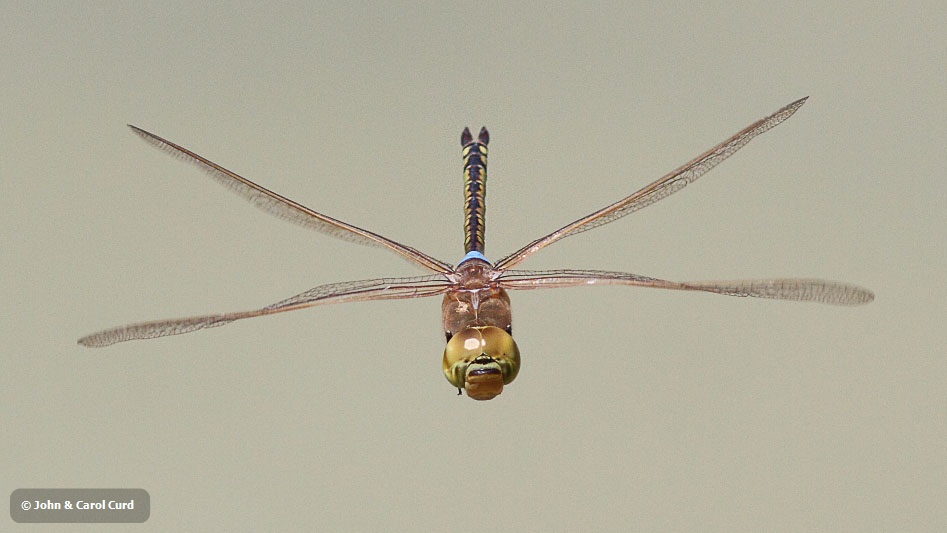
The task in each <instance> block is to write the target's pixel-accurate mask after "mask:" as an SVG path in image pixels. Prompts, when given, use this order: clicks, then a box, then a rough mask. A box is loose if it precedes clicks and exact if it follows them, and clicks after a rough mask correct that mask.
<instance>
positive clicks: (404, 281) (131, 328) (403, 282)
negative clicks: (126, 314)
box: [79, 274, 452, 347]
mask: <svg viewBox="0 0 947 533" xmlns="http://www.w3.org/2000/svg"><path fill="white" fill-rule="evenodd" d="M451 285H452V284H451V282H450V281H448V280H447V279H446V278H445V277H444V276H441V275H437V274H435V275H430V276H415V277H409V278H380V279H370V280H362V281H346V282H342V283H330V284H327V285H320V286H318V287H315V288H312V289H309V290H308V291H306V292H303V293H300V294H297V295H296V296H293V297H291V298H287V299H285V300H282V301H279V302H277V303H275V304H272V305H268V306H266V307H264V308H262V309H256V310H253V311H243V312H237V313H224V314H218V315H205V316H195V317H188V318H172V319H169V320H157V321H154V322H140V323H137V324H129V325H127V326H119V327H116V328H111V329H106V330H103V331H99V332H97V333H93V334H91V335H88V336H85V337H82V338H81V339H79V344H81V345H83V346H88V347H102V346H108V345H110V344H115V343H117V342H124V341H129V340H134V339H153V338H155V337H165V336H168V335H180V334H182V333H190V332H192V331H197V330H201V329H207V328H214V327H217V326H223V325H225V324H229V323H231V322H233V321H235V320H242V319H244V318H251V317H255V316H262V315H272V314H275V313H284V312H286V311H295V310H297V309H305V308H307V307H314V306H317V305H328V304H337V303H343V302H364V301H369V300H398V299H403V298H424V297H427V296H435V295H438V294H442V293H444V292H445V291H447V289H448V288H450V287H451Z"/></svg>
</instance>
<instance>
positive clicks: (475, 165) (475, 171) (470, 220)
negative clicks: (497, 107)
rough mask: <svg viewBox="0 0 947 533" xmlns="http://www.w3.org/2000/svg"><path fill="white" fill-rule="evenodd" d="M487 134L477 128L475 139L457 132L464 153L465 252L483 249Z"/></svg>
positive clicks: (466, 133)
mask: <svg viewBox="0 0 947 533" xmlns="http://www.w3.org/2000/svg"><path fill="white" fill-rule="evenodd" d="M489 142H490V134H489V133H488V132H487V128H480V134H479V135H478V136H477V140H474V138H473V135H471V133H470V130H469V129H467V128H464V132H463V133H461V135H460V144H461V146H463V156H464V251H465V252H472V251H476V252H483V248H484V232H485V229H486V220H485V218H486V215H485V212H484V210H485V209H486V204H485V202H486V196H487V143H489Z"/></svg>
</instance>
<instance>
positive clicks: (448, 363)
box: [443, 326, 520, 400]
mask: <svg viewBox="0 0 947 533" xmlns="http://www.w3.org/2000/svg"><path fill="white" fill-rule="evenodd" d="M443 367H444V375H445V376H446V377H447V381H450V383H451V385H453V386H455V387H457V388H458V389H465V390H466V391H467V396H469V397H471V398H473V399H474V400H489V399H491V398H493V397H494V396H496V395H498V394H500V393H501V392H503V385H506V384H509V383H511V382H512V381H513V380H514V379H516V374H517V372H519V370H520V351H519V348H517V347H516V342H515V341H513V336H512V335H510V334H509V333H507V332H506V331H504V330H502V329H500V328H497V327H494V326H474V327H469V328H464V329H462V330H460V331H458V332H457V333H455V334H454V336H453V337H451V339H450V341H448V342H447V347H446V348H444V362H443Z"/></svg>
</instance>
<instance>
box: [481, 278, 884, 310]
mask: <svg viewBox="0 0 947 533" xmlns="http://www.w3.org/2000/svg"><path fill="white" fill-rule="evenodd" d="M498 281H499V283H500V286H501V287H503V288H505V289H510V290H522V289H551V288H557V287H575V286H579V285H633V286H638V287H653V288H658V289H673V290H679V291H704V292H713V293H716V294H724V295H727V296H743V297H753V298H769V299H773V300H795V301H801V302H818V303H823V304H831V305H862V304H866V303H868V302H870V301H872V300H874V299H875V295H874V294H873V293H872V292H871V291H870V290H868V289H865V288H862V287H859V286H857V285H852V284H849V283H841V282H837V281H826V280H821V279H797V278H785V279H759V280H736V281H684V282H677V281H667V280H663V279H657V278H651V277H648V276H640V275H638V274H629V273H626V272H608V271H603V270H535V271H534V270H507V271H505V272H503V274H502V275H500V277H499V279H498Z"/></svg>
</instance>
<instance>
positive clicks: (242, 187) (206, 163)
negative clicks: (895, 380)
mask: <svg viewBox="0 0 947 533" xmlns="http://www.w3.org/2000/svg"><path fill="white" fill-rule="evenodd" d="M128 127H130V128H131V129H132V131H133V132H135V133H136V134H138V135H139V136H140V137H141V138H142V139H144V140H145V141H147V142H148V143H149V144H151V145H153V146H155V147H157V148H159V149H160V150H162V151H164V152H167V153H169V154H171V155H173V156H175V157H177V158H179V159H183V160H184V161H187V162H189V163H192V164H194V165H197V167H199V168H200V169H201V170H203V171H204V172H206V173H207V174H208V175H209V176H210V177H211V178H213V179H214V180H215V181H217V182H218V183H220V184H221V185H223V186H225V187H227V188H228V189H230V190H231V191H233V192H235V193H237V194H238V195H240V196H242V197H243V198H244V199H246V200H247V201H249V202H250V203H251V204H253V205H255V206H256V207H258V208H260V209H261V210H263V211H265V212H267V213H269V214H271V215H274V216H277V217H279V218H282V219H285V220H288V221H290V222H293V223H295V224H299V225H300V226H304V227H307V228H310V229H314V230H316V231H319V232H322V233H325V234H326V235H331V236H333V237H337V238H339V239H343V240H346V241H350V242H355V243H358V244H366V245H371V246H383V247H385V248H388V249H389V250H391V251H393V252H395V253H397V254H399V255H401V256H402V257H404V258H405V259H407V260H409V261H411V262H412V263H415V264H417V265H420V266H422V267H424V268H426V269H428V270H431V271H434V272H447V271H449V270H450V268H451V265H450V264H449V263H445V262H444V261H441V260H439V259H435V258H433V257H431V256H429V255H427V254H424V253H422V252H419V251H418V250H415V249H414V248H411V247H410V246H405V245H403V244H400V243H397V242H395V241H393V240H391V239H388V238H387V237H383V236H381V235H378V234H377V233H373V232H371V231H368V230H365V229H362V228H359V227H357V226H353V225H351V224H347V223H345V222H342V221H341V220H336V219H334V218H332V217H330V216H327V215H323V214H322V213H317V212H316V211H313V210H312V209H309V208H308V207H306V206H303V205H301V204H298V203H296V202H294V201H292V200H290V199H288V198H285V197H283V196H281V195H279V194H276V193H275V192H272V191H270V190H268V189H266V188H264V187H261V186H259V185H257V184H256V183H253V182H252V181H250V180H248V179H246V178H244V177H242V176H240V175H238V174H236V173H234V172H231V171H229V170H227V169H226V168H224V167H222V166H220V165H218V164H217V163H214V162H213V161H210V160H209V159H206V158H204V157H202V156H200V155H198V154H196V153H194V152H192V151H190V150H188V149H187V148H184V147H182V146H178V145H177V144H174V143H173V142H171V141H169V140H167V139H163V138H161V137H159V136H157V135H155V134H153V133H150V132H147V131H145V130H143V129H141V128H138V127H135V126H132V125H130V124H129V126H128Z"/></svg>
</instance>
